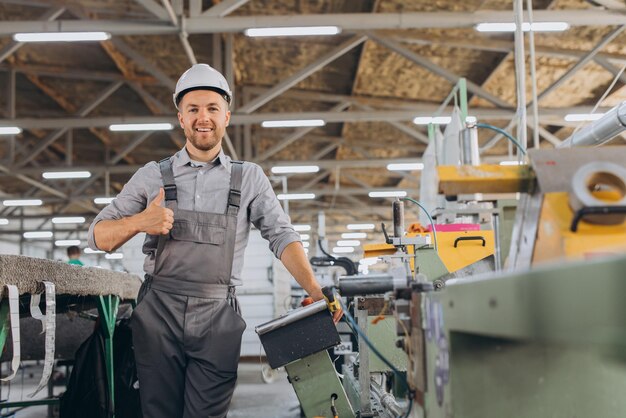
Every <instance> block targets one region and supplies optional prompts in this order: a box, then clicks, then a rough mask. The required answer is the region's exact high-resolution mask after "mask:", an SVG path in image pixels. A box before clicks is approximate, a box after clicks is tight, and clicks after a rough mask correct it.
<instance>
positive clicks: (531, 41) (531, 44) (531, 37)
mask: <svg viewBox="0 0 626 418" xmlns="http://www.w3.org/2000/svg"><path fill="white" fill-rule="evenodd" d="M526 12H527V13H528V23H529V24H530V30H529V31H528V49H529V52H530V80H531V86H532V96H533V97H532V110H533V147H534V148H539V103H537V71H536V62H535V32H534V31H533V29H532V27H533V2H532V0H526Z"/></svg>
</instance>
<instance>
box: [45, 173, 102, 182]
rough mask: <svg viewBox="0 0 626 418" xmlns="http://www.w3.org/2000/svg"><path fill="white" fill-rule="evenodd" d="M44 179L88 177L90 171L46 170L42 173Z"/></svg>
mask: <svg viewBox="0 0 626 418" xmlns="http://www.w3.org/2000/svg"><path fill="white" fill-rule="evenodd" d="M42 176H43V178H44V179H48V180H50V179H53V180H54V179H88V178H89V177H91V173H90V172H89V171H46V172H44V173H43V174H42Z"/></svg>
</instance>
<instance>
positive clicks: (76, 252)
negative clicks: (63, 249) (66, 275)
mask: <svg viewBox="0 0 626 418" xmlns="http://www.w3.org/2000/svg"><path fill="white" fill-rule="evenodd" d="M67 258H68V260H67V264H73V265H75V266H84V264H83V262H82V261H80V260H79V258H80V248H78V247H77V246H76V245H72V246H69V247H67Z"/></svg>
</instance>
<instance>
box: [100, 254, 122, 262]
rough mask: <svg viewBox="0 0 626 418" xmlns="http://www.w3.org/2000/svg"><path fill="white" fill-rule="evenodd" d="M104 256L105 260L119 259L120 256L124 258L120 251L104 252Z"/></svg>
mask: <svg viewBox="0 0 626 418" xmlns="http://www.w3.org/2000/svg"><path fill="white" fill-rule="evenodd" d="M104 258H106V259H107V260H121V259H122V258H124V254H122V253H111V254H105V255H104Z"/></svg>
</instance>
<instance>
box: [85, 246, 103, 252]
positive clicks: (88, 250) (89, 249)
mask: <svg viewBox="0 0 626 418" xmlns="http://www.w3.org/2000/svg"><path fill="white" fill-rule="evenodd" d="M83 251H84V252H85V254H104V251H100V250H92V249H91V248H89V247H87V248H85V249H84V250H83Z"/></svg>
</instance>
